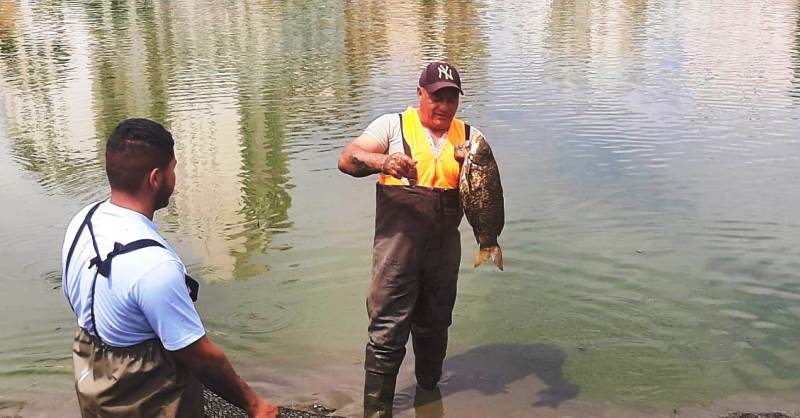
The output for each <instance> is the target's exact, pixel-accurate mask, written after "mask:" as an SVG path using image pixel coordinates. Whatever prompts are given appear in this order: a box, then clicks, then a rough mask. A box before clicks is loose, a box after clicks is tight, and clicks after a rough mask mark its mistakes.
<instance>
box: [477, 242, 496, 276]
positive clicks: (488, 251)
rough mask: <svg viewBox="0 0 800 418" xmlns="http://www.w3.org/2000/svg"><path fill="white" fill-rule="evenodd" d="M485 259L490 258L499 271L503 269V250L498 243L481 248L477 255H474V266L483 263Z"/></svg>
mask: <svg viewBox="0 0 800 418" xmlns="http://www.w3.org/2000/svg"><path fill="white" fill-rule="evenodd" d="M487 259H491V260H492V261H493V262H494V264H495V265H496V266H497V268H499V269H500V271H503V250H501V249H500V246H499V245H493V246H491V247H486V248H481V249H480V251H478V255H477V256H475V267H478V266H480V265H481V264H483V262H484V261H486V260H487Z"/></svg>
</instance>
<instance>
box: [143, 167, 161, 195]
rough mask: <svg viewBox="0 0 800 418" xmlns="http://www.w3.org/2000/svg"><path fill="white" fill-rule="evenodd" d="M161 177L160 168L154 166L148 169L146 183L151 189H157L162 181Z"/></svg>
mask: <svg viewBox="0 0 800 418" xmlns="http://www.w3.org/2000/svg"><path fill="white" fill-rule="evenodd" d="M163 177H164V176H163V175H162V173H161V169H160V168H158V167H156V168H154V169H152V170H150V174H148V175H147V185H148V186H150V189H152V190H158V188H159V186H161V182H162V181H164V178H163Z"/></svg>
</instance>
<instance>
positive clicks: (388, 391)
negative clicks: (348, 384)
mask: <svg viewBox="0 0 800 418" xmlns="http://www.w3.org/2000/svg"><path fill="white" fill-rule="evenodd" d="M396 381H397V375H395V374H379V373H373V372H369V371H368V372H366V374H365V376H364V418H392V403H393V402H394V386H395V382H396Z"/></svg>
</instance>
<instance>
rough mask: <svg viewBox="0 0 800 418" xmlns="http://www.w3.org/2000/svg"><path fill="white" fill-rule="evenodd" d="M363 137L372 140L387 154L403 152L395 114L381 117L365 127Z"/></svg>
mask: <svg viewBox="0 0 800 418" xmlns="http://www.w3.org/2000/svg"><path fill="white" fill-rule="evenodd" d="M364 135H365V136H368V137H370V138H372V139H374V140H375V141H376V142H377V143H379V144H380V145H381V147H382V148H383V150H384V152H386V153H388V154H394V153H396V152H403V133H402V132H401V130H400V115H398V114H397V113H387V114H385V115H381V116H380V117H379V118H377V119H375V120H374V121H372V123H370V124H369V126H367V129H365V130H364Z"/></svg>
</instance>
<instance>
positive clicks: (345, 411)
mask: <svg viewBox="0 0 800 418" xmlns="http://www.w3.org/2000/svg"><path fill="white" fill-rule="evenodd" d="M410 357H411V356H409V359H407V360H406V362H405V365H404V367H403V369H402V370H401V373H400V376H399V378H398V384H397V392H398V393H397V396H396V398H395V416H396V417H397V418H409V417H417V418H436V417H442V416H447V417H458V418H483V417H503V418H513V417H536V418H566V417H570V418H583V417H585V418H590V417H591V418H595V417H596V418H611V417H614V418H677V417H680V418H719V417H726V416H729V415H730V414H732V413H733V412H760V413H764V412H773V411H781V412H784V413H786V414H787V415H788V416H791V417H800V394H798V395H797V396H795V397H794V398H793V399H790V398H780V397H774V396H767V395H759V394H738V395H732V396H729V397H727V398H725V399H720V400H717V401H715V402H713V403H710V404H708V405H675V406H674V407H671V408H667V409H665V410H640V409H634V408H629V407H624V406H620V405H613V404H610V403H606V402H601V401H595V400H586V399H582V398H581V396H580V392H579V388H578V387H577V386H575V385H574V384H572V383H569V382H568V381H566V380H564V379H560V380H559V379H558V378H556V379H554V378H553V376H547V375H544V378H543V377H541V376H538V375H537V374H535V373H533V374H528V375H525V376H519V378H512V379H508V378H505V377H502V376H501V375H500V374H497V373H493V370H490V369H485V368H482V367H479V365H478V366H476V367H466V365H458V364H455V365H454V366H455V367H452V368H449V369H448V370H447V372H446V376H445V377H444V378H443V382H442V384H441V398H440V399H439V398H437V396H435V393H434V392H425V393H420V394H417V393H416V387H415V385H414V377H413V368H412V366H411V365H413V359H412V358H410ZM500 372H503V371H502V370H501V371H500ZM243 375H244V377H245V378H246V379H248V381H249V382H250V383H251V385H252V386H253V387H254V388H255V389H256V391H258V392H259V393H261V394H262V395H264V396H266V397H268V398H269V399H271V400H273V401H275V402H276V403H278V404H279V405H282V406H286V407H290V408H295V409H303V410H308V409H309V406H310V405H313V404H321V405H324V406H326V407H328V408H331V409H335V410H336V411H335V412H334V414H335V415H339V416H344V417H349V418H350V417H352V418H356V417H360V416H361V393H362V386H361V385H362V383H363V372H362V369H361V366H360V365H358V364H351V365H347V366H337V367H324V368H318V369H313V370H293V369H265V368H262V369H253V368H248V369H247V370H246V371H243ZM501 377H502V378H501ZM71 390H72V388H71V386H70V383H69V382H65V385H64V387H63V388H59V389H56V390H52V391H37V392H35V393H34V392H29V393H19V394H15V395H14V396H15V398H14V399H16V401H15V400H14V399H9V398H8V397H7V395H4V396H0V417H2V418H6V417H24V418H38V417H64V418H72V417H76V418H77V417H79V414H78V412H77V402H76V400H75V396H74V395H73V393H72V392H71ZM415 397H417V402H416V406H415ZM19 400H24V401H25V402H24V404H22V403H18V401H19ZM745 416H747V415H745ZM778 416H780V415H778ZM747 417H748V418H749V416H747Z"/></svg>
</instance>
